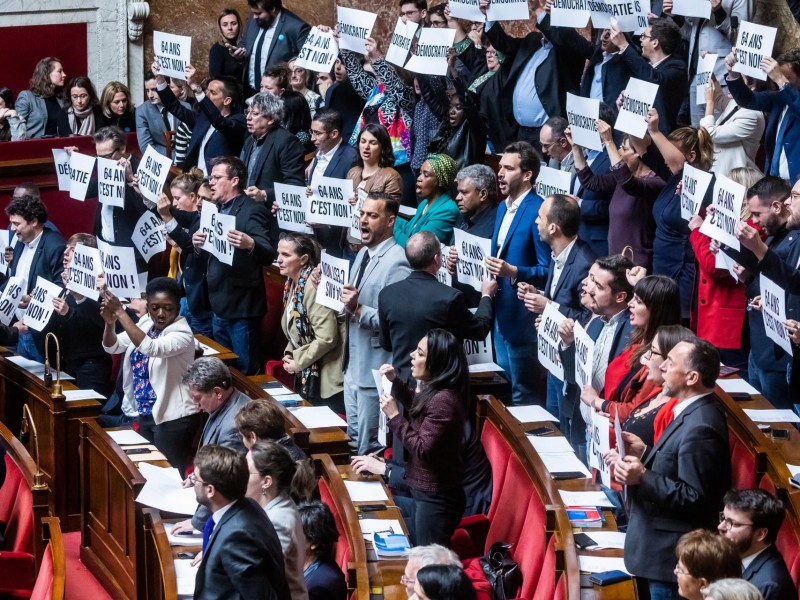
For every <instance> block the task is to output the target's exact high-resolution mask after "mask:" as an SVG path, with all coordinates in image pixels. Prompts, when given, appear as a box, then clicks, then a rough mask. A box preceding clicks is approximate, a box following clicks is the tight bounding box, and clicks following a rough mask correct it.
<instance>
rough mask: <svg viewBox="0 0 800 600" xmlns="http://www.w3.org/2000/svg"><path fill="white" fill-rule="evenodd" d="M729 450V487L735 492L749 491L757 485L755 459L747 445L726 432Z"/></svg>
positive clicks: (729, 432)
mask: <svg viewBox="0 0 800 600" xmlns="http://www.w3.org/2000/svg"><path fill="white" fill-rule="evenodd" d="M728 438H729V442H730V448H731V486H732V487H733V488H734V489H736V490H750V489H753V488H754V487H756V486H757V485H758V478H757V476H756V457H755V455H754V454H753V453H752V452H751V451H750V449H749V448H748V446H747V444H744V443H742V441H741V440H740V439H739V437H738V436H737V435H736V434H735V433H733V431H730V430H729V431H728Z"/></svg>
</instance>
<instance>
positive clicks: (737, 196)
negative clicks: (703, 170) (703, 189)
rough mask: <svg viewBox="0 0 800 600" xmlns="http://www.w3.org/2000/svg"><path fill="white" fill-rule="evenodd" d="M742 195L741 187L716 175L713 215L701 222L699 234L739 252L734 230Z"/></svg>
mask: <svg viewBox="0 0 800 600" xmlns="http://www.w3.org/2000/svg"><path fill="white" fill-rule="evenodd" d="M744 194H745V187H744V186H743V185H740V184H738V183H736V182H735V181H733V180H732V179H728V178H727V177H725V176H724V175H717V179H716V181H715V183H714V200H713V202H712V206H713V207H714V213H713V214H712V215H711V216H709V217H706V220H705V221H703V224H702V225H701V226H700V233H705V234H706V235H707V236H708V237H710V238H711V239H714V240H717V241H719V242H720V243H722V244H725V245H726V246H730V247H731V248H735V249H736V250H739V248H740V244H739V240H738V239H737V237H736V231H735V230H736V223H738V222H739V218H740V215H741V214H742V203H743V202H744Z"/></svg>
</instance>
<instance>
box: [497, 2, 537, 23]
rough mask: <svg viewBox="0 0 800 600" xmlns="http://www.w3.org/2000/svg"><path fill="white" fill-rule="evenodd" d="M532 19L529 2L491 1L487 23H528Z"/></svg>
mask: <svg viewBox="0 0 800 600" xmlns="http://www.w3.org/2000/svg"><path fill="white" fill-rule="evenodd" d="M530 18H531V11H530V9H529V8H528V0H491V2H489V7H488V8H487V9H486V20H487V21H527V20H528V19H530Z"/></svg>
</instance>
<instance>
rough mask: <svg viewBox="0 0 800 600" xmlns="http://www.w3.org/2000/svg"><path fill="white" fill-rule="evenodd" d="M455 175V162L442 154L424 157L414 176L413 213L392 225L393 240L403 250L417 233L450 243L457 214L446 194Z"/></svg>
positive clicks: (456, 170) (455, 207) (451, 186)
mask: <svg viewBox="0 0 800 600" xmlns="http://www.w3.org/2000/svg"><path fill="white" fill-rule="evenodd" d="M457 172H458V169H457V168H456V163H455V161H453V159H452V158H450V157H449V156H447V155H446V154H428V157H427V158H426V159H425V162H424V163H422V167H421V168H420V170H419V177H417V197H418V198H419V199H420V204H419V206H418V207H417V212H416V213H415V214H414V216H413V217H411V220H410V221H406V220H405V219H402V218H401V219H398V220H397V221H395V224H394V239H395V240H397V243H398V244H400V245H401V246H402V247H403V248H405V246H406V242H408V238H410V237H411V236H412V235H414V234H415V233H417V232H418V231H432V232H433V233H434V234H435V235H436V237H437V238H439V241H440V242H442V243H443V244H449V243H450V242H451V240H452V238H453V226H454V225H455V224H456V221H457V220H458V217H459V214H460V213H459V210H458V205H457V204H456V203H455V201H454V200H453V197H452V196H451V195H450V193H451V190H452V189H453V182H454V181H455V178H456V173H457Z"/></svg>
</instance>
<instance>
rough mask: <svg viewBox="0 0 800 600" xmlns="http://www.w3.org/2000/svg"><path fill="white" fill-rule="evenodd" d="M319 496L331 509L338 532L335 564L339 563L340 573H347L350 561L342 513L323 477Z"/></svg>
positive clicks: (320, 482) (320, 481)
mask: <svg viewBox="0 0 800 600" xmlns="http://www.w3.org/2000/svg"><path fill="white" fill-rule="evenodd" d="M319 497H320V500H322V501H323V502H324V503H325V504H327V505H328V508H330V509H331V512H332V513H333V519H334V521H336V530H337V531H338V532H339V540H338V541H337V542H336V564H337V565H339V568H340V569H341V570H342V573H347V567H348V564H349V562H350V545H349V544H348V543H347V535H346V534H345V530H344V525H343V524H342V515H341V513H340V512H339V509H338V508H337V506H336V502H334V500H333V496H332V495H331V490H330V488H329V487H328V484H327V483H326V482H325V480H324V479H320V480H319Z"/></svg>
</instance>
